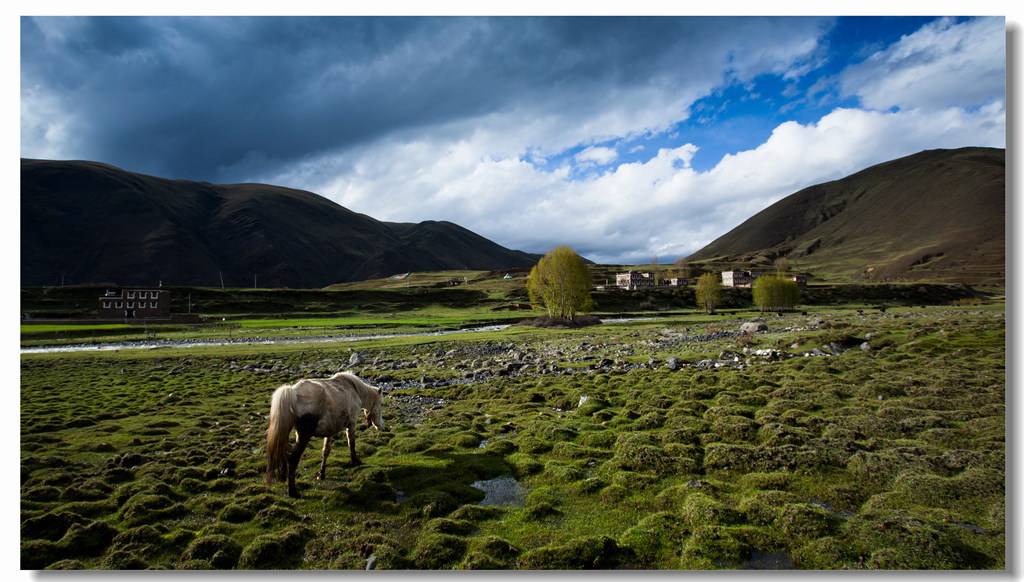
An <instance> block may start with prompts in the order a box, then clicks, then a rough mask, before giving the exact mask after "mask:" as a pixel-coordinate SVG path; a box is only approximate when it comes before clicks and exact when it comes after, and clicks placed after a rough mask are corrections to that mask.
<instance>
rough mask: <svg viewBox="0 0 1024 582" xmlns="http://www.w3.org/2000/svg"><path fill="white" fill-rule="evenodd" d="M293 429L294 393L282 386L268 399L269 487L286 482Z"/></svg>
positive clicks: (286, 386)
mask: <svg viewBox="0 0 1024 582" xmlns="http://www.w3.org/2000/svg"><path fill="white" fill-rule="evenodd" d="M294 427H295V391H294V390H292V389H291V386H288V385H284V386H281V387H280V388H278V389H277V390H275V391H274V395H273V397H271V399H270V425H269V426H268V427H267V477H266V483H267V486H268V487H269V486H270V485H271V484H273V483H274V481H287V480H288V440H289V437H290V436H291V433H292V428H294Z"/></svg>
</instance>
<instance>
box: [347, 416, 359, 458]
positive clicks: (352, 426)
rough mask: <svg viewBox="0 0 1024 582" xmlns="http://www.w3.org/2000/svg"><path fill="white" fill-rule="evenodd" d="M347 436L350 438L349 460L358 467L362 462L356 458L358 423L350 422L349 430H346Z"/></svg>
mask: <svg viewBox="0 0 1024 582" xmlns="http://www.w3.org/2000/svg"><path fill="white" fill-rule="evenodd" d="M345 436H346V437H347V438H348V456H349V460H350V461H351V463H352V464H353V465H358V464H359V463H360V461H359V457H357V456H356V423H355V422H354V421H353V422H350V423H349V425H348V428H347V429H345Z"/></svg>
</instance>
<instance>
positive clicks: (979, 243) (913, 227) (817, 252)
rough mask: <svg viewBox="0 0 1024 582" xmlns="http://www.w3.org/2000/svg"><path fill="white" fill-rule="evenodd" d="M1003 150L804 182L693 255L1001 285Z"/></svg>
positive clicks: (929, 155)
mask: <svg viewBox="0 0 1024 582" xmlns="http://www.w3.org/2000/svg"><path fill="white" fill-rule="evenodd" d="M1005 229H1006V152H1005V150H1002V149H993V148H977V147H970V148H962V149H956V150H928V151H923V152H921V153H918V154H914V155H911V156H907V157H905V158H900V159H897V160H893V161H890V162H886V163H883V164H878V165H876V166H872V167H870V168H867V169H865V170H862V171H860V172H857V173H856V174H853V175H851V176H848V177H846V178H842V179H840V180H836V181H833V182H827V183H824V184H819V185H816V186H811V187H809V188H805V189H803V190H801V191H799V192H797V193H795V194H792V195H790V196H788V197H786V198H784V199H782V200H780V201H778V202H776V203H775V204H772V205H771V206H769V207H768V208H766V209H764V210H762V211H761V212H759V213H757V214H755V215H754V216H752V217H751V218H749V219H748V220H746V221H745V222H744V223H743V224H741V225H739V226H737V227H736V228H734V229H733V230H731V231H729V232H728V233H726V234H725V235H723V236H721V237H719V238H718V239H717V240H715V241H714V242H712V243H711V244H709V245H708V246H706V247H704V248H703V249H701V250H700V251H698V252H696V253H694V254H693V255H691V256H690V257H689V260H690V261H691V262H693V263H717V264H720V265H725V264H732V265H736V266H740V265H742V266H755V267H756V266H764V265H767V264H769V263H771V262H772V261H773V260H774V259H775V258H777V257H780V256H785V257H788V258H789V259H790V262H791V264H792V265H793V266H794V267H795V268H796V270H798V271H802V272H808V273H811V274H812V275H814V276H818V277H820V278H823V279H827V280H831V281H855V280H875V281H924V280H928V281H939V282H949V283H965V284H984V285H1003V284H1004V283H1005V273H1006V269H1005V260H1006V236H1005Z"/></svg>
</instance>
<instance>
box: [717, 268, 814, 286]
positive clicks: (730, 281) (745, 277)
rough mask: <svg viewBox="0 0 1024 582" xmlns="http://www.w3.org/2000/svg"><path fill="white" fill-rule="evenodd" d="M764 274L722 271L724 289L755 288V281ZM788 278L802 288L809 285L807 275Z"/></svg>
mask: <svg viewBox="0 0 1024 582" xmlns="http://www.w3.org/2000/svg"><path fill="white" fill-rule="evenodd" d="M763 274H764V273H762V272H761V271H722V287H753V286H754V281H755V280H756V279H757V278H758V277H760V276H761V275H763ZM786 278H787V279H789V280H791V281H796V284H797V285H799V286H801V287H803V286H804V285H806V284H807V276H806V275H786Z"/></svg>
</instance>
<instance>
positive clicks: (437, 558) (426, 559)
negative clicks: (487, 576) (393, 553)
mask: <svg viewBox="0 0 1024 582" xmlns="http://www.w3.org/2000/svg"><path fill="white" fill-rule="evenodd" d="M467 545H468V542H467V541H466V540H465V539H464V538H461V537H459V536H456V535H451V534H443V533H428V534H426V535H423V536H420V538H419V541H418V542H417V543H416V547H415V548H413V551H412V554H411V555H410V558H409V559H410V560H411V561H412V563H413V564H415V565H416V567H417V568H420V569H422V570H440V569H450V568H452V567H453V566H455V564H456V563H457V562H458V561H459V560H460V559H461V558H462V556H463V554H465V553H466V547H467Z"/></svg>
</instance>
